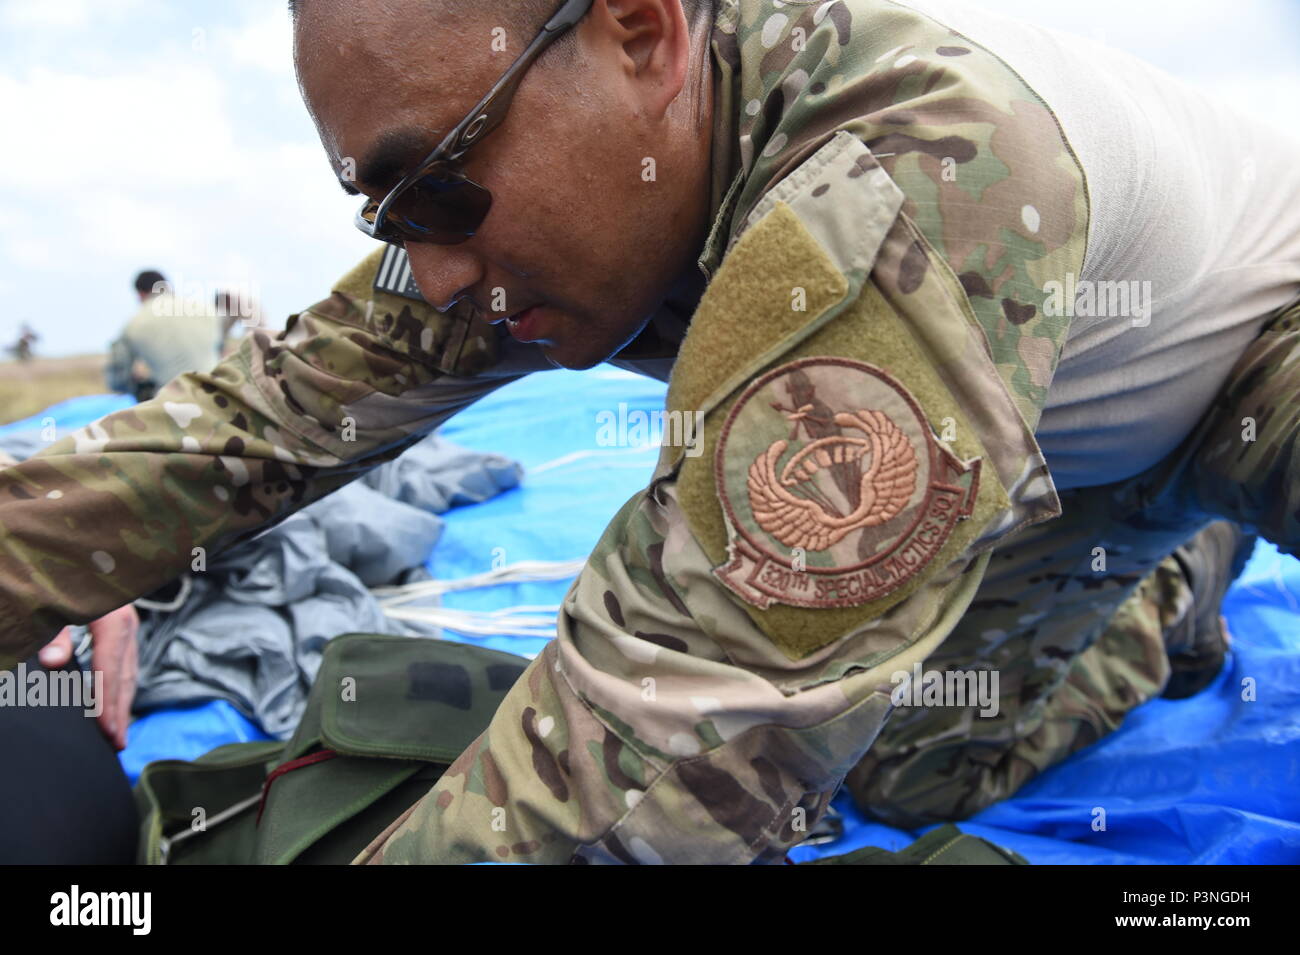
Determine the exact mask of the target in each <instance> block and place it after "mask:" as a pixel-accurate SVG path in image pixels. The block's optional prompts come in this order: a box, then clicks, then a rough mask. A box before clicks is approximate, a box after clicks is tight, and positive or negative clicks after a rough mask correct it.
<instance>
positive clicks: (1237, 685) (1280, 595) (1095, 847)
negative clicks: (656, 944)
mask: <svg viewBox="0 0 1300 955" xmlns="http://www.w3.org/2000/svg"><path fill="white" fill-rule="evenodd" d="M663 391H664V389H663V386H662V385H660V384H657V383H656V382H653V381H649V380H647V379H644V378H641V377H639V376H636V375H633V374H630V373H626V372H622V371H619V370H617V369H612V368H608V367H604V368H598V369H593V370H591V371H588V372H581V373H578V372H567V371H552V372H546V373H543V374H536V375H532V376H531V377H529V378H526V379H524V380H523V381H520V382H517V383H515V384H512V385H509V386H507V387H506V388H504V389H502V390H500V391H498V392H496V393H495V394H493V395H490V396H488V397H487V398H485V399H483V400H482V401H480V402H479V403H478V404H476V405H474V406H472V407H470V408H469V409H467V410H466V411H464V412H462V413H461V414H459V415H457V416H456V417H455V418H453V419H452V420H451V421H450V422H448V424H447V425H446V426H445V427H444V429H443V433H444V434H445V436H446V437H447V438H449V439H451V440H452V441H455V442H457V443H459V444H462V445H464V446H466V447H469V448H473V449H478V450H482V451H497V452H501V453H504V454H508V455H510V456H511V457H513V458H516V459H518V460H520V461H521V462H522V463H523V464H524V466H525V468H526V476H525V479H524V483H523V486H522V487H521V488H519V489H516V490H514V491H509V492H507V493H505V494H503V495H501V496H499V497H497V498H494V499H492V500H490V501H487V502H485V503H482V504H476V505H473V506H471V507H465V508H459V509H456V510H453V511H452V512H450V513H449V514H447V515H446V518H447V522H448V528H447V531H446V533H445V534H444V535H443V538H442V540H441V541H440V542H439V543H438V546H437V548H436V550H435V552H434V554H433V555H432V557H431V559H430V561H429V568H430V570H431V571H433V572H434V573H435V574H436V575H437V576H439V577H442V578H459V577H468V576H471V575H475V574H481V573H484V572H485V571H488V570H490V569H492V568H493V567H495V566H499V565H500V564H502V563H505V564H513V563H517V562H519V561H525V560H567V559H572V558H582V557H585V556H586V555H587V553H588V552H589V551H590V550H591V548H592V547H593V545H594V544H595V543H596V541H597V539H598V538H599V536H600V533H601V531H602V530H603V529H604V527H605V524H606V523H607V522H608V520H609V519H610V518H611V517H612V516H613V514H614V513H615V511H617V510H618V508H619V507H620V506H621V505H622V504H623V503H624V501H626V500H627V499H628V498H629V497H630V496H631V495H632V494H634V493H636V492H637V491H638V490H639V489H641V488H643V487H644V486H645V483H646V481H647V479H648V478H649V476H650V474H651V472H652V471H653V468H654V463H655V460H656V457H657V451H658V449H657V448H656V447H653V446H650V447H644V448H640V449H638V448H635V447H626V446H624V447H617V446H616V447H601V446H600V444H599V439H600V437H602V436H607V435H608V432H609V431H610V430H611V429H610V427H609V425H610V422H611V421H612V422H614V430H615V431H617V427H618V422H620V421H621V422H623V423H625V424H627V425H629V427H627V428H626V430H627V433H628V436H629V437H632V438H636V437H638V436H639V435H638V433H637V428H636V424H637V418H636V414H635V413H636V412H641V413H643V414H649V413H650V412H653V411H655V410H657V409H661V408H662V407H663ZM92 400H102V399H77V400H76V401H75V402H70V403H65V406H64V411H63V415H61V416H60V426H61V428H62V427H65V426H67V425H66V424H65V416H66V418H67V420H71V417H72V414H73V411H74V410H75V407H76V402H80V401H92ZM620 404H622V405H623V406H624V407H623V408H622V409H621V410H620ZM69 406H72V407H69ZM102 413H104V412H102V411H101V412H100V414H102ZM602 415H603V416H605V417H604V418H602V417H600V416H602ZM40 417H41V416H37V418H36V419H35V421H36V423H38V424H39V420H40ZM93 417H98V415H94V416H93ZM93 417H92V418H91V419H87V420H93ZM79 423H85V421H80V422H79ZM602 423H603V424H605V425H606V427H605V429H604V431H602V428H601V425H602ZM28 426H30V423H29V424H28ZM64 433H66V432H64ZM567 587H568V585H567V584H566V583H530V584H515V585H502V586H496V587H491V588H486V589H481V590H475V591H466V592H459V593H452V594H449V595H447V596H446V598H445V599H444V603H445V605H446V606H449V607H458V608H464V609H473V610H496V609H501V608H503V607H508V606H518V605H543V604H549V605H554V604H558V603H559V602H560V600H561V599H562V597H563V595H564V593H565V591H566V590H567ZM1225 614H1226V616H1227V617H1228V620H1229V623H1230V627H1231V629H1232V632H1233V635H1234V639H1235V642H1234V646H1233V652H1232V654H1231V656H1230V657H1229V661H1228V665H1227V666H1226V667H1225V669H1224V672H1223V673H1222V674H1221V675H1220V677H1219V679H1218V680H1217V681H1216V682H1215V683H1214V684H1213V685H1212V686H1211V687H1209V688H1208V689H1206V690H1205V691H1203V692H1202V693H1200V694H1198V695H1197V696H1196V697H1194V698H1192V699H1190V700H1181V701H1165V700H1158V701H1155V702H1152V703H1150V704H1148V705H1146V706H1143V707H1140V708H1139V709H1138V710H1136V711H1134V712H1133V713H1132V714H1131V715H1130V716H1129V718H1128V720H1127V722H1126V723H1125V725H1124V726H1123V728H1122V729H1121V730H1119V731H1118V732H1116V733H1114V734H1112V735H1111V736H1109V737H1107V738H1106V739H1104V740H1103V741H1101V742H1100V743H1098V744H1097V745H1095V746H1093V747H1090V748H1088V749H1086V750H1084V751H1082V752H1080V753H1078V754H1076V755H1075V756H1074V757H1073V758H1071V759H1069V760H1067V761H1066V762H1065V763H1063V764H1061V765H1059V766H1057V767H1054V768H1053V769H1051V770H1049V771H1048V772H1046V773H1044V774H1043V775H1041V776H1040V777H1039V778H1037V779H1035V780H1034V781H1032V782H1031V783H1029V784H1028V785H1027V786H1025V787H1024V788H1023V789H1022V790H1021V791H1020V792H1019V793H1017V794H1016V796H1015V797H1013V798H1012V799H1009V800H1007V801H1005V802H1003V803H1001V804H999V805H997V806H994V807H992V808H990V809H988V810H986V811H985V812H983V813H981V814H979V815H978V816H976V817H974V818H973V819H971V820H969V821H967V822H963V823H961V828H963V829H964V830H966V831H968V832H972V833H974V834H976V835H982V836H985V837H987V838H990V839H992V840H993V841H995V842H998V843H1000V844H1003V845H1006V846H1009V847H1011V848H1013V849H1015V850H1016V851H1018V852H1020V853H1022V854H1023V855H1025V856H1026V857H1027V858H1028V859H1029V860H1030V861H1031V862H1035V863H1125V862H1142V863H1187V862H1220V863H1225V862H1229V863H1230V862H1239V863H1244V862H1251V863H1260V862H1296V861H1300V798H1297V796H1296V793H1297V791H1298V789H1300V787H1298V784H1300V562H1298V561H1296V560H1294V559H1292V558H1289V557H1283V556H1281V555H1279V554H1278V553H1277V551H1276V550H1275V549H1274V548H1272V547H1271V546H1269V545H1261V546H1260V548H1259V549H1258V550H1257V551H1256V553H1255V555H1254V557H1253V558H1252V560H1251V563H1250V565H1249V566H1248V567H1247V569H1246V572H1245V574H1244V575H1243V576H1242V578H1241V580H1239V581H1238V583H1237V584H1236V586H1235V587H1234V588H1233V590H1232V592H1231V594H1230V595H1229V598H1228V601H1227V603H1226V605H1225ZM448 636H453V637H454V636H455V635H454V634H450V633H449V634H448ZM466 639H467V641H469V642H478V643H482V644H484V645H486V646H492V647H496V648H498V649H503V650H508V651H511V652H515V653H521V654H524V655H528V656H531V655H533V654H535V653H536V652H537V651H538V650H539V649H540V648H541V646H542V645H543V643H544V641H542V640H540V639H537V638H515V637H492V638H482V639H481V638H466ZM1247 680H1249V681H1253V684H1246V687H1249V686H1252V685H1253V687H1254V692H1255V698H1254V699H1253V700H1245V699H1243V681H1247ZM216 706H217V705H216V704H210V705H208V706H205V707H197V708H191V709H187V710H184V711H179V712H174V713H166V714H163V713H158V714H153V715H151V716H149V717H148V718H147V719H146V720H142V721H140V722H139V723H137V724H135V725H133V727H132V730H131V745H130V746H129V747H128V749H127V751H126V753H125V754H124V756H123V764H124V765H125V766H126V767H127V768H128V771H133V772H138V771H139V767H140V766H141V765H143V763H144V762H145V761H147V760H148V759H155V758H165V757H166V758H171V757H181V758H192V757H193V756H194V755H197V754H198V753H199V752H202V751H204V750H205V749H207V748H209V747H211V746H215V745H218V744H219V743H222V742H231V741H235V740H238V739H256V738H262V737H261V735H260V734H259V733H258V732H257V730H256V727H253V726H251V725H250V724H248V723H247V721H244V720H242V718H241V717H238V715H237V714H235V713H234V712H233V711H229V712H227V711H220V712H218V711H217V710H216V709H215V707H216ZM227 721H228V723H227ZM223 724H226V725H223ZM227 726H228V728H226V727H227ZM223 733H224V734H226V735H223ZM836 805H837V806H838V807H839V808H840V810H841V811H842V812H843V813H844V815H845V817H846V820H847V822H848V827H847V831H846V835H845V836H844V838H842V839H841V840H839V841H838V842H837V843H835V844H833V845H829V846H823V847H818V848H815V849H814V848H801V849H797V850H795V857H796V858H805V857H809V856H812V855H816V854H827V853H837V852H843V851H847V850H849V849H853V848H858V847H860V846H864V845H878V846H883V847H885V848H891V849H896V848H900V847H902V846H903V845H906V844H907V843H909V842H911V841H912V840H913V839H914V838H916V836H918V835H920V833H921V831H923V830H918V831H917V832H902V831H900V830H895V829H890V828H887V827H885V826H880V825H877V824H874V823H869V822H866V821H864V820H863V819H862V818H861V817H860V816H859V815H858V814H857V813H856V811H855V810H854V809H853V807H852V804H851V803H850V802H849V801H848V799H847V798H845V797H844V796H841V797H839V798H838V799H837V802H836ZM1099 808H1100V809H1103V810H1105V829H1104V830H1097V829H1094V820H1095V819H1097V818H1099V816H1098V814H1097V813H1096V811H1095V810H1097V809H1099Z"/></svg>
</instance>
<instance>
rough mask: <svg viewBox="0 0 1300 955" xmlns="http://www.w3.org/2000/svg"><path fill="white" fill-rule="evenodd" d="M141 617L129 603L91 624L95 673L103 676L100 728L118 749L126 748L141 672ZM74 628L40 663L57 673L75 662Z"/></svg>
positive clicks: (65, 630) (46, 651)
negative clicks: (139, 641)
mask: <svg viewBox="0 0 1300 955" xmlns="http://www.w3.org/2000/svg"><path fill="white" fill-rule="evenodd" d="M139 629H140V617H139V615H138V614H137V613H136V612H135V607H133V606H131V605H130V604H127V605H126V606H125V607H119V608H118V609H117V610H114V611H113V612H112V613H106V614H104V616H102V617H100V618H99V619H98V620H93V621H91V623H90V640H91V656H90V666H91V669H92V670H98V671H100V672H101V673H103V674H104V677H103V681H104V682H103V692H104V694H105V699H104V701H103V711H102V712H101V713H100V714H99V728H100V730H101V731H102V732H103V734H104V736H105V737H106V738H107V739H108V741H109V742H110V743H112V744H113V745H114V746H115V747H117V748H118V749H119V750H121V749H126V727H127V724H128V723H129V722H130V720H131V701H132V700H133V699H135V680H136V676H137V675H138V673H139V669H140V659H139V651H138V647H137V645H136V639H135V635H136V631H137V630H139ZM72 653H73V647H72V628H71V627H64V628H63V629H62V630H60V631H59V635H58V636H57V637H55V638H54V639H53V640H51V641H50V642H49V643H48V644H47V645H46V646H45V648H44V649H43V650H41V652H40V661H41V664H42V665H43V666H45V667H47V668H48V669H51V670H55V669H58V668H59V667H61V666H63V665H64V664H66V663H67V662H68V661H69V660H71V659H72Z"/></svg>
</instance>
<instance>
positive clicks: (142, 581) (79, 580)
mask: <svg viewBox="0 0 1300 955" xmlns="http://www.w3.org/2000/svg"><path fill="white" fill-rule="evenodd" d="M381 252H382V250H379V251H376V253H375V254H373V255H371V256H369V257H368V258H367V259H366V260H365V261H364V262H362V264H361V265H359V266H358V267H357V268H356V269H354V270H353V271H352V272H351V273H349V274H348V275H347V276H345V277H344V278H343V279H342V280H340V282H339V283H338V284H337V286H336V287H335V290H334V292H333V294H332V295H331V296H330V297H329V298H328V299H326V300H325V301H323V302H321V303H319V304H317V305H314V306H312V307H311V308H310V309H308V310H306V311H304V312H303V313H301V314H300V315H296V316H293V317H292V318H291V319H290V320H289V322H288V326H287V327H286V329H285V330H284V332H283V333H281V334H280V335H278V336H277V337H275V338H272V337H271V336H270V335H268V334H267V333H266V332H263V331H254V332H253V333H251V334H249V335H247V336H246V337H245V338H244V340H243V342H242V344H241V347H240V348H239V350H238V351H237V352H235V353H234V354H233V355H231V356H230V357H229V358H227V359H226V360H225V361H223V362H221V363H220V364H219V365H217V366H216V367H215V368H214V369H213V370H212V371H211V372H208V373H189V374H184V375H181V376H179V377H177V378H176V379H174V380H173V381H172V382H170V383H168V384H167V385H166V386H165V387H164V388H163V389H162V390H161V391H160V392H159V393H158V395H157V396H156V397H155V398H154V399H153V400H151V401H147V402H144V403H142V404H139V405H137V406H136V407H134V408H131V409H127V410H124V411H121V412H118V413H115V414H112V415H109V416H107V417H105V418H103V419H101V420H100V421H98V422H96V423H94V424H92V425H90V426H88V427H87V428H84V429H82V430H80V431H78V432H77V433H75V434H71V435H68V436H66V437H63V438H62V439H61V440H59V441H57V442H55V443H54V444H52V445H51V446H50V447H48V448H46V449H45V450H43V451H42V452H40V453H39V454H37V455H35V456H33V457H32V458H30V459H28V460H27V461H24V462H23V463H21V464H18V465H16V466H13V467H10V468H5V469H4V470H3V471H0V666H3V667H12V666H13V665H15V664H16V663H17V661H19V660H22V659H25V658H26V657H27V656H29V655H30V654H31V653H33V652H35V651H36V650H38V649H39V648H40V647H42V646H44V645H45V644H46V643H48V642H49V640H50V639H51V638H52V637H54V635H55V634H56V633H58V631H59V630H60V629H61V628H62V627H64V626H65V625H67V624H70V623H85V622H87V621H90V620H93V619H95V618H98V617H100V616H102V615H103V614H105V613H107V612H109V611H110V610H113V609H115V608H117V607H120V606H122V605H123V604H125V603H128V602H129V601H131V600H134V599H135V598H136V597H139V596H141V595H142V594H146V593H149V592H150V591H152V590H154V589H156V588H157V587H158V586H160V585H161V584H163V583H165V582H166V581H168V580H170V579H172V578H173V577H175V576H176V575H177V574H178V573H180V572H182V571H183V570H185V569H187V568H189V567H190V566H191V565H192V564H193V563H194V562H195V561H196V560H198V559H199V558H200V556H201V555H203V554H204V553H205V552H215V551H218V550H221V549H223V548H225V547H227V546H229V545H231V544H233V543H235V542H237V541H239V540H242V539H246V538H247V537H249V536H251V535H253V534H255V533H257V532H258V531H260V530H261V529H264V528H265V527H267V526H269V525H271V524H273V523H275V522H277V521H279V520H281V519H283V518H284V517H286V516H287V515H288V514H290V513H291V512H293V511H295V510H298V509H300V508H302V507H305V506H306V505H307V504H310V503H311V502H312V501H314V500H317V499H318V498H320V497H322V496H324V495H325V494H328V493H330V492H331V491H334V490H336V489H337V488H339V487H341V486H342V485H344V484H347V483H348V482H350V481H352V480H354V479H356V478H357V477H359V476H361V475H362V474H364V473H365V472H367V471H369V470H370V469H372V468H374V467H376V466H378V465H379V464H382V463H384V462H385V461H388V460H391V459H393V458H395V457H397V456H398V455H400V454H401V453H402V452H403V451H404V450H406V448H408V447H409V446H410V445H412V444H414V443H415V442H416V441H418V440H420V438H422V437H423V436H424V435H426V434H427V433H428V432H429V431H431V430H432V429H434V428H435V427H437V426H438V425H439V424H440V423H441V422H443V421H444V420H446V419H447V418H448V417H450V416H451V415H452V414H454V413H455V412H456V411H458V410H460V409H461V408H464V407H466V406H467V405H469V404H470V403H472V402H473V401H475V400H476V399H478V398H479V397H481V396H483V395H484V394H486V393H488V392H489V391H491V390H493V389H495V388H497V387H500V386H501V385H503V384H505V383H507V382H509V381H512V380H514V379H516V378H518V377H520V376H521V375H523V374H526V373H527V372H528V371H531V370H535V369H539V368H544V367H547V366H546V363H545V361H544V359H542V358H541V356H540V354H529V353H524V352H523V351H521V349H520V348H519V347H518V346H517V345H515V343H513V341H510V342H508V343H499V342H498V340H497V337H496V335H495V329H494V328H492V327H491V326H490V325H486V324H485V323H483V322H482V321H481V320H480V319H479V318H477V317H475V316H473V315H471V314H469V313H468V312H465V311H460V310H453V312H451V313H448V314H446V315H444V314H441V313H439V312H438V311H436V310H435V309H433V308H432V307H431V306H429V305H428V304H426V303H424V302H422V301H417V300H414V299H412V298H405V297H401V296H398V295H394V294H390V293H388V292H385V291H381V290H378V289H376V288H374V278H375V275H376V272H377V269H378V264H379V261H380V255H381Z"/></svg>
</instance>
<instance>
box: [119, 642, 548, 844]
mask: <svg viewBox="0 0 1300 955" xmlns="http://www.w3.org/2000/svg"><path fill="white" fill-rule="evenodd" d="M527 665H528V660H526V659H524V658H523V657H519V656H515V655H514V654H510V653H501V652H499V651H496V650H487V649H484V648H481V647H476V646H471V645H468V644H462V643H452V642H450V641H445V640H432V639H424V638H418V637H394V636H388V635H384V634H369V633H350V634H344V635H343V636H339V637H335V638H334V639H333V640H331V641H330V642H329V643H328V644H326V647H325V652H324V655H323V657H322V659H321V665H320V670H319V672H318V673H317V675H316V682H315V683H314V684H313V685H312V689H311V693H310V695H309V696H308V699H307V708H306V711H305V712H304V713H303V717H302V721H301V722H300V723H299V724H298V729H297V731H296V732H295V733H294V735H293V738H292V739H290V740H289V742H288V743H283V742H278V741H270V742H260V743H233V744H231V745H228V746H221V747H218V748H217V749H214V750H213V751H212V752H210V753H207V754H205V755H204V756H201V757H199V758H198V759H197V760H194V761H193V762H185V761H182V760H161V761H158V762H154V763H150V764H149V765H148V766H146V767H145V769H144V772H143V773H141V775H140V780H139V782H138V783H137V784H136V787H135V797H136V804H137V806H138V808H139V811H140V818H141V820H142V822H141V839H140V852H139V861H140V862H142V863H146V864H153V865H157V864H163V865H220V864H246V863H254V864H263V865H266V864H269V865H277V864H279V865H283V864H289V863H297V864H331V863H337V864H343V863H347V862H351V861H352V859H353V858H355V857H356V855H357V853H359V852H360V851H361V850H362V849H364V848H365V847H366V845H368V844H369V842H370V840H371V839H373V838H374V837H375V836H376V835H378V834H379V833H380V832H382V831H383V829H384V828H385V827H386V826H387V825H389V824H390V823H391V822H392V821H393V820H394V819H396V818H397V817H398V816H400V815H401V814H402V813H403V812H405V811H406V810H407V809H408V808H410V806H412V805H413V804H414V803H415V802H416V801H417V800H418V799H419V798H420V797H421V796H423V795H424V794H425V793H427V792H428V791H429V790H430V789H431V788H432V787H433V784H434V783H435V782H437V780H438V778H439V777H440V776H441V775H442V774H443V772H444V771H445V770H446V769H447V767H448V766H449V765H450V764H451V763H452V761H453V760H455V758H456V757H457V756H459V755H460V754H461V752H462V751H463V750H465V749H466V748H467V747H468V746H469V745H470V743H472V742H474V740H475V739H476V738H477V737H478V735H479V734H480V733H481V732H482V731H483V730H484V729H486V728H487V725H488V723H489V722H491V720H492V714H493V713H495V712H496V710H497V707H498V706H499V705H500V703H501V700H502V699H503V698H504V697H505V694H506V692H507V691H508V690H509V689H510V687H511V686H513V685H514V683H515V681H516V680H517V679H518V678H519V675H520V674H521V673H523V671H524V668H525V667H526V666H527Z"/></svg>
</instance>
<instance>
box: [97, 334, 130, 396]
mask: <svg viewBox="0 0 1300 955" xmlns="http://www.w3.org/2000/svg"><path fill="white" fill-rule="evenodd" d="M134 365H135V353H134V352H133V351H132V350H131V346H130V344H129V343H128V342H127V339H126V336H125V335H123V336H122V337H121V338H119V339H117V340H116V341H114V342H113V344H111V345H110V346H109V347H108V363H107V364H106V365H105V366H104V384H106V385H107V386H108V390H109V391H112V392H115V393H117V394H122V395H129V394H130V393H131V392H132V390H133V389H134V386H135V381H134V380H133V378H132V375H131V369H132V368H133V367H134Z"/></svg>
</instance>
